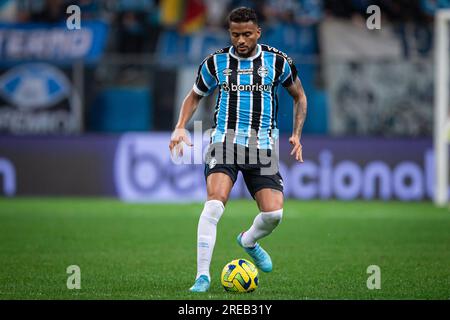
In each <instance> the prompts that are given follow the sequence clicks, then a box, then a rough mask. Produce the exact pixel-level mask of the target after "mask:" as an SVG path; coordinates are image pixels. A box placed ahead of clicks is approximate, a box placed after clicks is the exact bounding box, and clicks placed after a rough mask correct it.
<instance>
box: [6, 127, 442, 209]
mask: <svg viewBox="0 0 450 320" xmlns="http://www.w3.org/2000/svg"><path fill="white" fill-rule="evenodd" d="M169 139H170V133H150V134H135V133H129V134H125V135H120V136H80V137H67V136H66V137H62V136H59V137H56V136H55V137H10V136H4V137H1V139H0V181H1V182H2V183H1V184H0V194H1V195H6V196H55V195H64V196H74V195H76V196H108V197H117V198H120V199H121V200H123V201H133V202H174V201H175V202H176V201H178V202H190V201H204V200H205V199H206V184H205V178H204V175H203V171H204V164H203V155H204V152H205V150H206V147H207V145H208V141H207V139H204V137H202V136H201V135H200V136H199V137H196V136H195V135H193V137H192V139H191V141H192V142H193V143H194V147H193V148H192V149H187V150H186V151H185V156H184V157H183V158H182V159H179V161H173V160H172V159H171V156H170V153H169V148H168V143H169ZM302 143H303V150H304V153H303V157H304V160H305V162H304V163H299V162H295V161H294V158H293V157H292V156H290V155H289V154H290V150H291V146H290V144H289V143H288V137H287V136H281V140H280V172H281V175H282V176H283V180H284V181H283V182H284V194H285V197H286V198H291V199H302V200H309V199H338V200H354V199H365V200H401V201H422V200H430V199H432V197H433V193H434V187H433V185H434V153H433V149H432V141H431V140H430V139H393V140H386V139H375V138H338V139H336V138H320V137H304V138H303V139H302ZM246 197H247V198H250V195H249V193H248V191H247V190H246V187H245V184H244V181H243V179H242V176H241V175H239V178H238V180H237V181H236V184H235V186H234V188H233V191H232V194H231V198H246Z"/></svg>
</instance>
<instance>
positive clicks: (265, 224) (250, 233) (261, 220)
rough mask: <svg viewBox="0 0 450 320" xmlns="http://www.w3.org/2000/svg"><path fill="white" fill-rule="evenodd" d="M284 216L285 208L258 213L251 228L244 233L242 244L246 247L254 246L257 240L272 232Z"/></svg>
mask: <svg viewBox="0 0 450 320" xmlns="http://www.w3.org/2000/svg"><path fill="white" fill-rule="evenodd" d="M282 216H283V209H280V210H276V211H271V212H261V213H260V214H258V215H257V216H256V218H255V220H254V221H253V224H252V226H251V227H250V229H248V230H247V231H245V233H244V234H243V236H242V239H241V242H242V245H243V246H244V247H254V246H255V245H256V241H258V240H259V239H261V238H264V237H265V236H267V235H269V234H271V233H272V231H273V230H274V229H275V228H276V227H277V226H278V225H279V224H280V222H281V217H282Z"/></svg>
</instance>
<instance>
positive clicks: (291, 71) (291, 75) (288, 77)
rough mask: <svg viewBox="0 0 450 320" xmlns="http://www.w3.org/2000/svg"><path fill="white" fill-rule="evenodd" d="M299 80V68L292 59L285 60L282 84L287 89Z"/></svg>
mask: <svg viewBox="0 0 450 320" xmlns="http://www.w3.org/2000/svg"><path fill="white" fill-rule="evenodd" d="M295 79H297V68H296V67H295V64H294V62H293V61H292V59H291V58H289V57H288V58H287V59H284V65H283V73H282V74H281V84H282V85H283V87H285V88H287V87H289V86H290V85H291V84H293V83H294V82H295Z"/></svg>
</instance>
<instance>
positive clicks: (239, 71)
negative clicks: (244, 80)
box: [237, 68, 253, 74]
mask: <svg viewBox="0 0 450 320" xmlns="http://www.w3.org/2000/svg"><path fill="white" fill-rule="evenodd" d="M237 73H238V74H253V68H249V69H238V71H237Z"/></svg>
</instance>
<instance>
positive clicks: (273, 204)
mask: <svg viewBox="0 0 450 320" xmlns="http://www.w3.org/2000/svg"><path fill="white" fill-rule="evenodd" d="M280 209H281V210H283V199H282V198H281V199H272V200H271V201H261V203H259V210H261V212H274V211H277V210H280Z"/></svg>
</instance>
